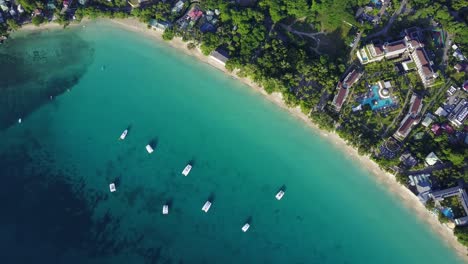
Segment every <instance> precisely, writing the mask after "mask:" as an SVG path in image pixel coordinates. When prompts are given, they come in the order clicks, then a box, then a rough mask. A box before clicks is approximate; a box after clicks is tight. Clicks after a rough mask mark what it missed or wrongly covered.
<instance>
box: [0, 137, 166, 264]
mask: <svg viewBox="0 0 468 264" xmlns="http://www.w3.org/2000/svg"><path fill="white" fill-rule="evenodd" d="M24 140H25V141H24V142H23V143H22V144H16V145H11V146H7V147H1V146H0V178H1V180H2V184H0V208H2V217H0V233H1V234H2V236H0V247H1V248H2V250H1V252H2V253H1V263H15V264H22V263H33V262H36V261H37V260H38V259H39V260H41V263H88V262H89V260H90V259H91V258H92V259H94V260H96V259H98V260H99V259H100V258H101V259H105V258H109V257H111V256H112V257H116V256H118V255H119V254H122V253H125V252H126V253H129V252H131V254H134V255H139V256H140V257H143V258H145V263H158V262H157V261H158V259H161V255H160V253H158V252H161V251H154V249H152V248H145V247H142V245H145V243H144V239H145V236H144V233H143V232H124V231H123V230H121V219H120V217H116V216H114V215H113V214H112V211H111V210H110V209H107V211H102V210H96V208H97V207H98V206H99V205H100V204H101V203H102V202H103V201H105V200H107V199H108V194H107V193H104V192H102V191H96V190H94V189H90V188H89V187H88V186H86V183H85V182H84V180H83V178H82V177H80V175H77V174H76V173H77V172H76V169H74V168H73V167H72V168H60V167H59V164H57V162H56V161H55V158H54V156H53V154H52V153H49V152H47V151H46V150H45V149H43V148H42V146H41V144H40V142H39V141H38V140H36V139H33V138H29V137H27V136H26V137H25V139H24ZM116 181H118V179H116ZM25 252H27V254H25ZM67 253H71V255H73V257H70V255H67ZM98 262H99V261H98Z"/></svg>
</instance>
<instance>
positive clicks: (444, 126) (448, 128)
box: [441, 124, 454, 134]
mask: <svg viewBox="0 0 468 264" xmlns="http://www.w3.org/2000/svg"><path fill="white" fill-rule="evenodd" d="M441 128H442V129H443V130H445V131H446V132H447V133H449V134H452V133H453V132H454V129H453V127H452V126H451V125H449V124H443V125H442V127H441Z"/></svg>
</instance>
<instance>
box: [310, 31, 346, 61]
mask: <svg viewBox="0 0 468 264" xmlns="http://www.w3.org/2000/svg"><path fill="white" fill-rule="evenodd" d="M342 35H343V34H342V30H341V28H339V29H337V30H335V31H333V32H330V33H328V34H326V35H323V34H321V35H317V37H318V38H319V39H320V49H319V51H320V52H322V53H326V54H328V55H329V56H330V57H332V58H338V57H343V56H346V54H347V52H348V46H346V44H345V42H344V40H343V37H342Z"/></svg>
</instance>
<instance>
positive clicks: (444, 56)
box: [440, 33, 452, 75]
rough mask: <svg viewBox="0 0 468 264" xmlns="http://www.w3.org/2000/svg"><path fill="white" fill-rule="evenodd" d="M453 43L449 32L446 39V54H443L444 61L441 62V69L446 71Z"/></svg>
mask: <svg viewBox="0 0 468 264" xmlns="http://www.w3.org/2000/svg"><path fill="white" fill-rule="evenodd" d="M451 43H452V36H451V35H450V34H448V33H447V39H446V40H445V45H444V54H443V55H442V62H441V64H440V69H441V71H442V72H443V73H444V75H445V72H446V70H447V62H448V56H449V55H448V53H449V50H450V44H451Z"/></svg>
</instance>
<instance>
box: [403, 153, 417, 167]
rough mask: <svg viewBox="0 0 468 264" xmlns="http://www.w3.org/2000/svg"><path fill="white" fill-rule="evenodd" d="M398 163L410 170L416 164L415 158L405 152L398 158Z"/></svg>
mask: <svg viewBox="0 0 468 264" xmlns="http://www.w3.org/2000/svg"><path fill="white" fill-rule="evenodd" d="M400 161H401V163H403V165H405V166H406V167H407V168H412V167H414V166H416V164H418V161H417V160H416V158H415V157H414V156H413V155H411V153H409V152H405V153H403V154H402V155H401V156H400Z"/></svg>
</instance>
